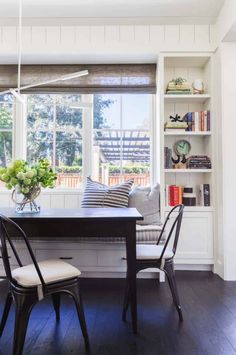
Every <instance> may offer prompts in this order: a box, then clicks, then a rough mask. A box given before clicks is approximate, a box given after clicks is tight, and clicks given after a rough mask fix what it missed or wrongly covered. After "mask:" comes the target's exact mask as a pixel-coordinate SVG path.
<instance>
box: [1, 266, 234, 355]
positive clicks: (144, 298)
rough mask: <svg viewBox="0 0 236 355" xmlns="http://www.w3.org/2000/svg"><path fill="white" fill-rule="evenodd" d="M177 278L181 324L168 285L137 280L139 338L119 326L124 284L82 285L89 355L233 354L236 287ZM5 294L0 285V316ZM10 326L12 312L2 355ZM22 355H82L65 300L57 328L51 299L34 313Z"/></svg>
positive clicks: (206, 276)
mask: <svg viewBox="0 0 236 355" xmlns="http://www.w3.org/2000/svg"><path fill="white" fill-rule="evenodd" d="M176 274H177V281H178V285H179V293H180V299H181V303H182V308H183V315H184V322H183V323H182V324H180V323H179V321H178V315H177V312H176V310H175V308H174V306H173V304H172V299H171V295H170V292H169V289H168V285H167V283H162V284H159V283H158V282H157V281H156V280H138V316H139V334H138V335H133V334H132V331H131V324H130V322H129V321H128V322H126V323H123V322H122V321H121V313H122V300H123V290H124V280H123V279H122V280H121V279H82V280H81V286H82V291H83V299H84V307H85V315H86V320H87V326H88V331H89V336H90V341H91V354H92V355H98V354H99V355H123V354H124V355H129V354H132V355H134V354H135V355H159V354H161V355H162V354H163V355H165V354H171V355H192V354H196V355H197V354H198V355H203V354H212V355H213V354H214V355H220V354H223V355H228V354H236V282H224V281H222V280H221V279H220V278H219V277H218V276H215V275H213V274H212V273H208V272H186V271H185V272H183V271H181V272H180V271H179V272H177V273H176ZM6 291H7V285H6V282H5V281H4V282H1V283H0V312H2V308H3V302H4V297H5V294H6ZM129 319H130V318H129ZM13 326H14V308H12V310H11V312H10V316H9V319H8V322H7V325H6V328H5V331H4V333H3V335H2V338H1V340H0V354H1V355H10V354H11V349H12V337H13ZM24 354H25V355H26V354H27V355H42V354H43V355H52V354H55V355H56V354H57V355H60V354H65V355H67V354H85V351H84V344H83V339H82V335H81V331H80V327H79V323H78V319H77V315H76V312H75V308H74V305H73V303H72V301H71V300H70V299H69V298H67V297H63V299H62V306H61V320H60V323H56V320H55V315H54V311H53V307H52V304H51V301H50V300H49V299H46V300H43V301H42V302H41V303H39V304H38V305H37V306H36V307H35V308H34V310H33V312H32V314H31V318H30V323H29V327H28V332H27V337H26V343H25V347H24Z"/></svg>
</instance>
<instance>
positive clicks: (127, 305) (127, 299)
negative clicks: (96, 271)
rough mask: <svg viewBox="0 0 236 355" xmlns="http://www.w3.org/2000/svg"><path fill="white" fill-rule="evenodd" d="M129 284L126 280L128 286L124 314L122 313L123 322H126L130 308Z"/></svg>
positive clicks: (126, 287)
mask: <svg viewBox="0 0 236 355" xmlns="http://www.w3.org/2000/svg"><path fill="white" fill-rule="evenodd" d="M129 301H130V300H129V282H128V278H126V285H125V295H124V302H123V312H122V320H123V322H126V314H127V311H128V308H129Z"/></svg>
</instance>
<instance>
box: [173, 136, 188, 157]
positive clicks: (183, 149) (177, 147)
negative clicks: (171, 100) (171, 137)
mask: <svg viewBox="0 0 236 355" xmlns="http://www.w3.org/2000/svg"><path fill="white" fill-rule="evenodd" d="M190 150H191V144H190V143H189V142H188V141H186V140H185V139H180V140H179V141H177V142H176V143H175V144H174V151H175V154H176V155H177V156H185V155H187V154H189V152H190Z"/></svg>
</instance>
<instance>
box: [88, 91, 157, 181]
mask: <svg viewBox="0 0 236 355" xmlns="http://www.w3.org/2000/svg"><path fill="white" fill-rule="evenodd" d="M150 99H151V95H147V94H146V95H144V94H122V95H117V94H113V95H94V159H95V162H96V163H95V164H94V166H95V169H96V171H94V177H95V178H96V179H97V180H99V181H101V182H103V183H107V184H109V185H113V184H117V183H120V182H121V181H124V180H128V179H134V182H135V184H141V185H147V184H149V183H150V125H151V100H150ZM101 106H102V113H103V114H102V116H101V115H98V113H97V110H98V109H99V108H100V107H101Z"/></svg>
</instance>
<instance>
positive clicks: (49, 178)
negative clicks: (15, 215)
mask: <svg viewBox="0 0 236 355" xmlns="http://www.w3.org/2000/svg"><path fill="white" fill-rule="evenodd" d="M56 179H57V175H56V174H55V173H54V172H53V170H52V168H51V167H50V163H49V161H48V160H46V159H40V160H39V161H38V162H37V163H35V164H33V165H29V164H28V163H27V162H26V161H25V160H15V161H14V162H13V163H12V164H11V165H10V166H8V167H6V168H0V180H1V181H3V182H5V186H6V188H7V189H9V190H11V189H14V190H13V193H12V199H13V201H15V202H16V203H18V204H20V205H21V208H20V209H21V210H23V209H24V207H25V205H26V204H31V209H32V208H33V207H35V206H36V204H35V202H34V199H35V198H36V197H37V196H38V195H39V194H40V191H41V187H43V188H45V187H49V188H53V187H54V186H55V180H56ZM16 194H21V195H23V200H22V201H21V202H20V203H19V202H17V201H16V198H15V196H16Z"/></svg>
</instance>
